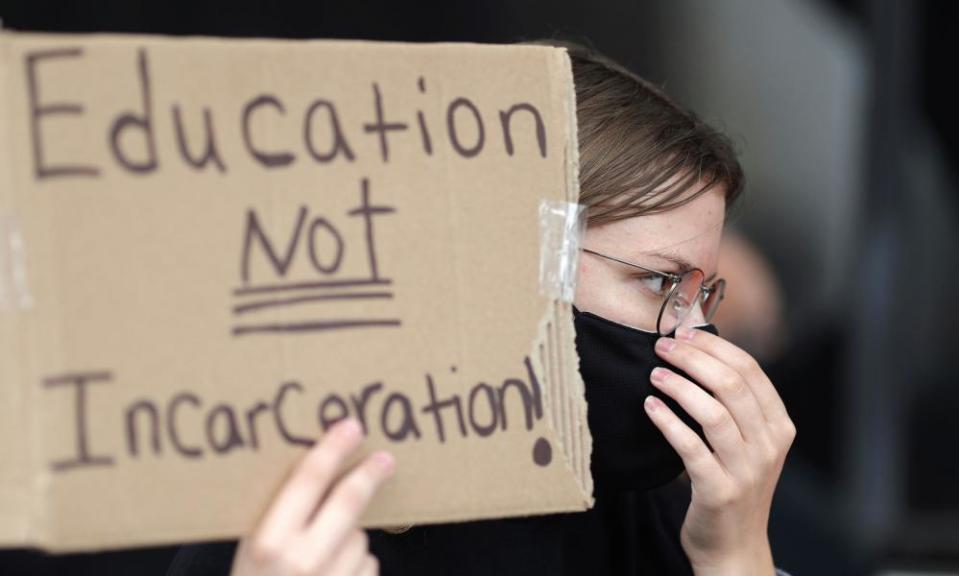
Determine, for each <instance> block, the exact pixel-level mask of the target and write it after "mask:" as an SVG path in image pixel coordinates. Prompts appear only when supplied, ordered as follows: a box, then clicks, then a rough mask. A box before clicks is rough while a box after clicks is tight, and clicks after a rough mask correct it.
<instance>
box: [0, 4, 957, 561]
mask: <svg viewBox="0 0 959 576" xmlns="http://www.w3.org/2000/svg"><path fill="white" fill-rule="evenodd" d="M957 12H959V10H957V8H956V4H955V3H952V2H946V1H941V2H933V1H930V0H927V1H913V2H909V1H905V0H902V1H896V0H710V1H694V0H669V1H666V0H662V1H656V2H654V1H644V0H634V1H632V2H610V1H602V0H590V1H580V2H577V1H573V0H553V1H551V2H518V1H515V0H514V1H512V2H510V1H506V0H486V1H485V2H472V3H456V2H446V3H434V2H417V3H412V2H406V3H404V2H395V1H394V2H389V1H383V2H361V1H353V2H349V3H347V2H338V3H333V2H322V1H314V2H309V3H303V2H297V3H293V2H287V3H284V2H281V1H278V0H271V1H266V0H233V1H232V2H229V3H226V2H224V3H216V2H207V1H203V0H191V1H190V2H184V1H179V0H176V1H174V0H166V1H162V2H160V1H156V0H154V1H144V0H101V1H93V0H89V1H84V0H75V1H72V2H68V1H62V2H51V1H47V0H29V1H28V0H22V1H21V0H3V1H2V2H0V18H2V20H3V26H4V27H5V28H10V29H15V30H43V31H63V32H66V31H70V32H93V31H108V32H136V33H154V34H175V35H180V34H201V35H217V36H244V37H250V36H260V37H285V38H362V39H378V40H403V41H415V42H428V41H473V42H497V43H500V42H517V41H522V40H532V39H537V38H544V37H556V38H563V39H569V40H574V41H579V42H582V43H586V44H589V45H591V46H593V47H595V48H597V49H598V50H600V51H601V52H604V53H606V54H607V55H609V56H611V57H613V58H614V59H616V60H619V61H621V62H623V63H624V64H626V65H627V66H629V67H630V68H632V69H633V70H634V71H636V72H637V73H639V74H640V75H642V76H644V77H646V78H647V79H649V80H651V81H653V82H654V83H656V84H658V85H660V86H663V87H664V88H665V90H666V91H667V92H668V93H669V94H670V95H672V96H673V97H674V98H676V99H677V100H678V101H680V102H681V103H683V104H685V105H686V106H688V107H690V108H692V109H693V110H695V111H696V112H697V113H698V114H699V115H700V116H701V117H702V118H703V119H705V120H707V121H708V122H711V123H713V124H714V125H716V126H718V127H720V128H721V129H723V130H725V131H726V132H727V133H728V134H729V135H730V136H731V137H732V138H733V139H734V141H735V142H736V145H737V146H738V148H739V150H740V151H741V154H742V160H743V164H744V167H745V169H746V174H747V179H748V185H747V193H746V196H745V198H744V201H743V202H742V203H741V204H740V205H739V206H738V207H737V208H736V209H735V210H734V212H733V214H732V217H731V221H730V234H729V240H728V243H727V245H726V246H725V247H724V252H723V256H722V260H721V264H720V272H721V273H722V274H723V275H724V276H725V277H726V278H727V279H728V282H729V287H728V291H727V292H728V294H729V297H728V301H727V303H726V304H724V306H723V308H722V309H721V312H722V313H723V315H722V316H720V317H719V318H717V320H716V322H717V324H718V325H719V328H720V331H721V333H722V334H723V335H724V336H727V337H729V338H730V339H733V340H734V341H736V342H737V343H739V344H740V345H742V346H743V347H745V348H747V349H748V350H749V351H750V352H752V353H753V354H754V355H755V356H757V357H758V358H760V360H761V361H762V363H763V364H764V366H765V368H766V369H767V372H768V373H769V374H770V376H771V377H772V379H773V382H775V383H776V385H777V387H778V388H779V390H780V393H781V394H782V395H783V397H784V399H785V401H786V404H787V407H788V408H789V410H790V413H791V415H792V416H793V419H794V420H795V421H796V423H797V426H798V430H799V434H798V437H797V441H796V444H795V445H794V447H793V449H792V451H791V455H790V458H789V460H788V461H787V465H786V469H785V471H784V473H783V476H782V479H781V481H780V485H779V489H778V492H777V496H776V501H775V503H774V509H773V517H772V520H771V541H772V545H773V552H774V555H775V557H776V560H777V564H778V565H779V566H780V567H782V568H784V569H786V570H788V571H790V572H792V573H793V574H794V576H799V575H817V576H820V575H831V574H842V575H858V574H869V575H872V574H875V575H880V574H882V575H889V576H892V575H900V576H902V575H905V574H915V575H918V574H959V461H957V460H959V451H957V448H956V440H957V439H959V434H957V431H956V424H955V423H956V421H957V419H956V416H957V414H956V411H957V410H959V387H957V386H956V384H959V381H957V380H959V379H957V377H956V376H955V375H956V374H957V373H959V366H957V364H959V353H957V352H959V346H957V344H959V336H957V333H959V332H953V324H954V323H955V321H956V320H959V313H957V312H959V298H956V297H955V293H956V292H957V289H959V187H957V180H956V179H957V171H956V167H957V163H956V160H957V153H959V125H957V124H959V123H957V107H956V105H957V103H959V98H957V87H956V86H957V83H956V82H954V79H953V76H954V74H955V70H956V69H955V68H953V66H954V64H950V62H953V61H954V57H955V56H956V55H959V51H957V50H956V33H955V32H953V31H952V30H951V28H952V26H953V25H954V23H956V22H957V18H956V17H957V16H959V14H957ZM172 553H173V549H170V548H154V549H144V550H132V551H123V552H112V553H107V554H84V555H70V556H60V557H47V556H43V555H41V554H38V553H33V552H27V551H6V552H2V553H0V573H4V574H7V573H21V572H22V573H37V574H40V573H51V574H61V573H62V574H98V575H102V574H144V575H148V574H163V573H164V571H165V568H166V563H167V562H168V561H169V558H170V557H171V555H172Z"/></svg>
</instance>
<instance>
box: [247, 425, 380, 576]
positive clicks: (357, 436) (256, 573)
mask: <svg viewBox="0 0 959 576" xmlns="http://www.w3.org/2000/svg"><path fill="white" fill-rule="evenodd" d="M362 439H363V434H362V430H361V428H360V425H359V424H358V423H357V422H356V421H355V420H342V421H340V422H338V423H337V424H336V425H334V426H333V427H332V428H330V430H329V432H328V433H327V434H325V435H324V437H323V438H322V439H321V441H319V442H317V443H316V445H315V446H314V447H313V448H312V449H310V451H309V452H308V453H307V454H306V456H305V457H304V458H303V460H302V461H301V462H300V464H299V465H298V466H297V467H296V469H295V470H294V472H293V475H292V476H291V477H290V479H289V480H288V481H287V482H286V485H284V486H283V489H282V491H281V492H280V494H279V495H278V496H277V498H276V500H274V502H273V504H272V505H271V507H270V509H269V511H268V512H267V514H266V516H265V517H264V518H263V521H262V522H261V523H260V525H259V526H258V527H257V528H256V530H255V531H254V532H253V533H252V534H251V535H249V536H247V537H246V538H244V539H243V540H242V541H241V542H240V545H239V547H238V548H237V552H236V556H235V557H234V559H233V570H232V571H231V574H232V576H281V575H282V576H289V575H294V576H300V575H303V576H306V575H318V574H323V575H327V574H336V575H341V574H342V575H353V574H355V575H363V576H366V575H371V574H377V573H378V571H379V565H378V562H377V560H376V558H375V557H374V556H372V555H371V554H370V553H369V551H368V549H367V536H366V532H364V531H363V529H362V528H360V527H358V526H357V521H358V519H359V517H360V514H362V512H363V510H364V509H365V508H366V506H367V504H369V502H370V500H371V499H372V498H373V495H374V494H375V493H376V491H377V490H378V489H379V488H380V486H381V485H382V484H383V483H384V482H385V481H386V480H387V479H388V478H389V477H390V476H392V474H393V469H394V466H395V463H394V460H393V457H392V456H391V455H390V454H389V453H387V452H375V453H373V454H371V455H369V456H368V457H367V458H366V459H365V460H363V461H362V462H360V463H359V464H357V465H356V466H355V467H354V468H353V469H352V470H351V471H350V472H349V473H348V474H346V475H345V476H343V477H342V479H340V480H338V481H335V478H336V476H337V474H338V472H339V471H340V468H341V467H342V466H343V464H344V462H345V461H346V460H347V459H348V458H349V456H350V455H351V454H353V453H354V452H355V451H356V448H357V447H358V446H359V445H360V442H361V441H362Z"/></svg>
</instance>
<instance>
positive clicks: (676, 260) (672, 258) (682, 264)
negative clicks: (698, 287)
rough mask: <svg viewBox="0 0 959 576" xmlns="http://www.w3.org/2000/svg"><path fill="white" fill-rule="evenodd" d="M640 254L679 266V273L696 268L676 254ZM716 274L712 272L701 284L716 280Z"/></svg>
mask: <svg viewBox="0 0 959 576" xmlns="http://www.w3.org/2000/svg"><path fill="white" fill-rule="evenodd" d="M642 254H643V255H645V256H653V257H654V258H660V259H662V260H666V261H669V262H672V263H673V264H675V265H677V266H679V271H680V272H687V271H689V270H692V269H693V268H698V266H694V265H693V264H692V263H691V262H690V261H689V260H686V259H685V258H683V257H681V256H678V255H676V254H668V253H665V252H655V251H653V252H642ZM716 274H717V273H716V272H713V273H712V274H711V275H710V276H709V277H708V278H706V279H704V280H703V282H705V283H707V284H708V283H710V282H712V281H713V280H715V279H716Z"/></svg>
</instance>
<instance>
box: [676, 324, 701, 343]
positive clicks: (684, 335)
mask: <svg viewBox="0 0 959 576" xmlns="http://www.w3.org/2000/svg"><path fill="white" fill-rule="evenodd" d="M695 335H696V330H694V329H692V328H689V327H687V326H681V327H679V328H677V329H676V337H677V338H680V339H682V340H692V339H693V336H695Z"/></svg>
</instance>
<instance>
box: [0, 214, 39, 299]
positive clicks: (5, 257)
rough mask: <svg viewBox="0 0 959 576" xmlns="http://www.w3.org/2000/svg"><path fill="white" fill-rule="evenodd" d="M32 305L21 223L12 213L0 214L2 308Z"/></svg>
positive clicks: (0, 293) (0, 296)
mask: <svg viewBox="0 0 959 576" xmlns="http://www.w3.org/2000/svg"><path fill="white" fill-rule="evenodd" d="M32 306H33V296H32V295H31V294H30V288H29V285H28V283H27V267H26V250H25V247H24V244H23V234H22V233H21V232H20V225H19V223H18V222H17V219H16V218H14V217H13V216H12V215H10V214H0V310H9V309H20V310H25V309H27V308H31V307H32Z"/></svg>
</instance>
